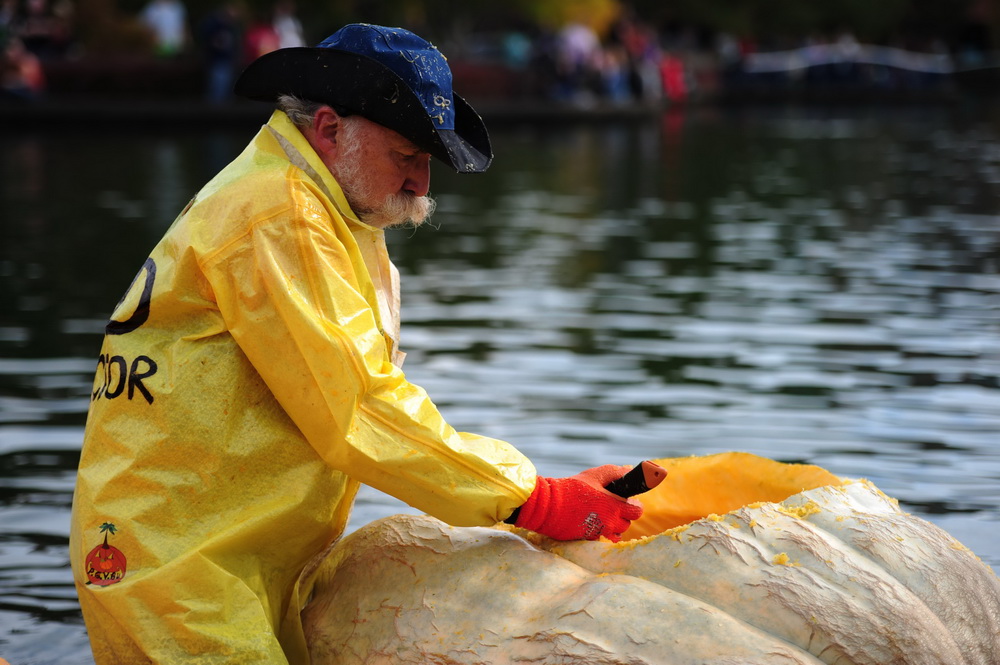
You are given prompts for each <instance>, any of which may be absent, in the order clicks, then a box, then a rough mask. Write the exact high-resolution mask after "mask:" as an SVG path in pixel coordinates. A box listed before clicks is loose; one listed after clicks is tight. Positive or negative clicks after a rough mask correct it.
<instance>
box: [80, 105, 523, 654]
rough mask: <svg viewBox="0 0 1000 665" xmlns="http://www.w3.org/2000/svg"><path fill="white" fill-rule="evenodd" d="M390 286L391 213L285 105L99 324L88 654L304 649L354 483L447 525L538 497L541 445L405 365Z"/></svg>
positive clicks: (501, 512)
mask: <svg viewBox="0 0 1000 665" xmlns="http://www.w3.org/2000/svg"><path fill="white" fill-rule="evenodd" d="M397 298H398V276H397V273H396V271H395V267H394V266H393V265H392V263H391V262H390V261H389V257H388V255H387V253H386V248H385V240H384V236H383V233H382V231H381V230H378V229H374V228H372V227H369V226H367V225H365V224H363V223H361V222H359V221H358V220H357V218H356V217H355V216H354V214H353V213H352V212H351V210H350V208H349V206H348V205H347V202H346V200H345V199H344V195H343V193H342V192H341V189H340V187H339V185H338V184H337V183H336V182H335V181H334V180H333V178H332V177H331V176H330V174H329V171H328V170H327V169H326V168H325V167H324V165H323V163H322V162H321V161H320V159H319V157H318V156H317V155H316V153H315V152H314V151H313V150H312V148H311V147H310V146H309V144H308V142H307V141H306V140H305V138H304V137H303V136H302V134H301V133H300V132H299V131H298V129H296V128H295V126H294V125H293V124H292V123H291V122H290V121H289V120H288V118H287V117H286V116H285V114H284V113H281V112H276V113H275V114H274V115H273V116H272V117H271V119H270V121H269V122H268V124H267V125H265V126H264V127H263V128H262V129H261V131H260V132H259V133H258V134H257V136H256V137H255V138H254V140H253V142H252V143H251V144H250V145H249V146H248V147H247V149H246V150H244V152H243V153H242V154H241V155H240V156H239V157H238V158H237V159H236V160H235V161H234V162H233V163H232V164H230V165H229V166H227V167H226V168H225V169H224V170H223V171H222V172H221V173H219V175H218V176H216V177H215V178H214V179H213V180H212V181H211V182H209V183H208V185H206V186H205V188H204V189H203V190H202V191H201V192H200V193H199V194H198V195H197V196H196V197H195V199H194V200H193V201H192V202H191V203H190V204H189V205H188V206H187V208H185V210H184V211H183V212H182V213H181V215H180V216H179V217H178V219H177V221H175V222H174V224H173V225H172V226H171V228H170V229H169V230H168V232H167V233H166V235H165V236H164V238H163V240H162V241H161V242H160V243H159V244H158V245H157V246H156V248H155V249H154V250H153V253H152V254H151V255H150V257H149V259H148V260H147V261H146V263H145V265H144V266H143V267H142V269H141V270H140V271H139V274H138V275H137V276H136V279H135V281H134V282H133V284H132V286H131V287H130V289H129V290H128V292H127V293H126V295H125V297H124V298H123V299H122V301H121V302H120V303H119V305H118V307H117V308H116V310H115V312H114V314H113V316H112V320H111V321H110V323H109V324H108V328H107V334H106V336H105V338H104V344H103V347H102V349H101V355H100V357H99V359H98V362H97V374H96V379H95V382H94V388H93V394H92V400H91V406H90V414H89V417H88V420H87V428H86V435H85V441H84V445H83V452H82V455H81V460H80V468H79V475H78V480H77V486H76V493H75V495H74V499H73V518H72V528H71V535H70V550H71V561H72V565H73V571H74V577H75V580H76V584H77V589H78V592H79V596H80V603H81V606H82V608H83V614H84V617H85V619H86V623H87V630H88V632H89V635H90V639H91V643H92V646H93V649H94V653H95V657H96V659H97V663H98V665H104V664H106V663H128V664H130V665H131V664H134V663H144V662H154V663H164V664H169V665H176V664H178V663H241V664H246V663H268V664H269V665H273V664H275V663H285V662H290V663H307V662H308V655H307V653H306V645H305V640H304V638H303V634H302V627H301V624H300V622H299V611H300V609H301V608H302V605H303V604H304V602H305V601H306V600H307V598H306V596H307V593H308V588H309V572H310V570H311V568H312V566H314V565H315V564H316V563H317V562H318V560H320V559H321V558H322V556H323V553H324V551H325V550H326V549H327V548H328V547H329V546H330V545H331V544H332V543H333V542H334V541H335V540H336V539H337V538H338V537H339V536H340V535H341V534H342V532H343V530H344V527H345V524H346V523H347V519H348V515H349V513H350V510H351V506H352V503H353V500H354V496H355V493H356V491H357V489H358V483H365V484H367V485H370V486H372V487H375V488H377V489H379V490H381V491H383V492H386V493H388V494H391V495H393V496H395V497H397V498H399V499H401V500H402V501H405V502H406V503H408V504H410V505H412V506H414V507H416V508H418V509H420V510H423V511H426V512H427V513H429V514H431V515H433V516H435V517H438V518H440V519H442V520H444V521H446V522H449V523H451V524H454V525H490V524H493V523H495V522H497V521H500V520H502V519H504V518H506V517H507V516H508V515H509V514H510V513H511V512H512V511H513V510H514V508H516V507H517V506H519V505H521V504H522V503H524V501H526V500H527V498H528V496H529V495H530V493H531V490H532V489H533V487H534V483H535V470H534V467H533V466H532V465H531V463H530V462H529V461H528V460H527V459H526V458H525V457H524V456H523V455H521V454H520V453H519V452H518V451H517V450H515V449H514V448H513V447H512V446H511V445H510V444H507V443H505V442H503V441H498V440H495V439H489V438H485V437H481V436H476V435H472V434H466V433H461V432H456V431H455V430H454V429H453V428H452V427H451V426H449V425H448V424H447V423H446V422H445V421H444V420H443V419H442V417H441V415H440V413H439V412H438V410H437V408H436V407H435V406H434V404H433V403H432V402H431V400H430V399H429V398H428V396H427V395H426V393H425V392H424V391H423V390H422V389H421V388H419V387H417V386H415V385H413V384H411V383H409V382H407V380H406V378H405V377H404V376H403V373H402V372H401V371H400V369H399V367H398V366H397V364H398V363H397V364H394V363H393V360H394V358H397V359H398V358H399V354H398V348H397V338H398V323H399V322H398V300H397ZM112 525H113V526H112Z"/></svg>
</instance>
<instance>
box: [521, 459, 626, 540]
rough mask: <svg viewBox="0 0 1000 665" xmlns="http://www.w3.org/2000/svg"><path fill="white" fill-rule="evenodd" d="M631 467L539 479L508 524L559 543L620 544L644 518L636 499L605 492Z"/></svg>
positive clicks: (599, 469) (588, 470) (608, 465)
mask: <svg viewBox="0 0 1000 665" xmlns="http://www.w3.org/2000/svg"><path fill="white" fill-rule="evenodd" d="M627 471H628V468H625V467H620V466H614V465H611V464H606V465H604V466H599V467H596V468H594V469H587V470H586V471H582V472H581V473H578V474H577V475H575V476H570V477H569V478H543V477H542V476H539V477H538V480H537V481H536V483H535V490H534V491H533V492H532V493H531V496H529V497H528V500H527V501H525V502H524V505H522V506H521V507H520V508H518V509H517V510H515V511H514V514H513V515H511V516H510V517H508V518H507V519H506V520H505V521H506V522H508V523H510V524H514V525H515V526H519V527H521V528H522V529H528V530H530V531H535V532H537V533H540V534H542V535H545V536H548V537H549V538H554V539H555V540H597V539H598V538H600V537H601V536H604V537H605V538H607V539H609V540H611V541H613V542H616V543H617V542H618V541H620V540H621V534H622V533H623V532H624V531H625V530H626V529H628V527H629V523H630V522H631V521H632V520H635V519H639V516H640V515H642V506H640V505H639V503H638V502H637V501H635V500H634V499H623V498H621V497H620V496H616V495H614V494H612V493H611V492H609V491H608V490H606V489H604V486H605V485H607V484H608V483H610V482H611V481H612V480H617V479H618V478H621V477H622V475H624V474H625V473H626V472H627Z"/></svg>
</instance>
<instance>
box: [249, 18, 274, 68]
mask: <svg viewBox="0 0 1000 665" xmlns="http://www.w3.org/2000/svg"><path fill="white" fill-rule="evenodd" d="M279 48H281V40H280V38H279V37H278V31H277V30H275V28H274V23H273V22H272V21H271V12H269V11H261V10H255V11H254V18H253V20H252V21H251V22H250V26H249V27H248V28H247V33H246V36H245V37H244V38H243V60H244V64H250V63H251V62H253V61H254V60H256V59H257V58H259V57H260V56H262V55H264V54H266V53H270V52H271V51H276V50H277V49H279Z"/></svg>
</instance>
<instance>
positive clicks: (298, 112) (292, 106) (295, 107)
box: [278, 95, 327, 127]
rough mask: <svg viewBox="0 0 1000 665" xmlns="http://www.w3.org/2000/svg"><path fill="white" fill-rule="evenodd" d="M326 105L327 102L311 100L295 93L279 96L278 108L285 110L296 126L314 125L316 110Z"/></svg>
mask: <svg viewBox="0 0 1000 665" xmlns="http://www.w3.org/2000/svg"><path fill="white" fill-rule="evenodd" d="M324 106H327V104H323V103H322V102H313V101H309V100H308V99H299V98H298V97H295V96H293V95H279V96H278V110H279V111H284V112H285V115H287V116H288V119H289V120H291V121H292V124H293V125H295V126H296V127H312V123H313V117H314V116H315V115H316V111H318V110H320V109H321V108H323V107H324Z"/></svg>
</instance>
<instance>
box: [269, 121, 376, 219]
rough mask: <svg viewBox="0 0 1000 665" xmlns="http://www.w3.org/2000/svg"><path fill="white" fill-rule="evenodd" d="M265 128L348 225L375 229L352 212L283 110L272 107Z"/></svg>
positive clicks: (324, 167)
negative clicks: (272, 109)
mask: <svg viewBox="0 0 1000 665" xmlns="http://www.w3.org/2000/svg"><path fill="white" fill-rule="evenodd" d="M266 128H267V130H268V131H269V132H270V133H271V135H272V137H273V138H274V139H275V140H276V141H277V142H278V145H280V146H281V149H282V150H283V151H284V152H285V155H286V156H287V157H288V161H290V162H291V163H292V164H293V165H294V166H296V167H298V168H299V169H301V170H302V172H303V173H305V174H306V175H307V176H309V178H310V179H311V180H312V181H313V182H315V183H316V186H317V187H319V188H320V190H321V191H322V192H323V193H324V194H326V196H327V198H328V199H330V201H331V202H332V203H333V205H334V206H335V207H336V208H337V211H338V212H339V213H340V214H341V215H342V216H343V217H344V219H345V220H347V221H348V222H349V223H350V224H352V225H357V226H361V227H363V228H365V229H371V230H373V231H375V230H378V229H376V228H375V227H374V226H371V225H369V224H365V223H364V222H362V221H361V220H360V219H358V216H357V215H356V214H354V211H353V210H351V206H350V204H349V203H348V202H347V198H346V197H345V196H344V190H343V189H341V187H340V184H339V183H338V182H337V181H336V179H335V178H334V177H333V174H331V173H330V169H328V168H327V167H326V164H324V163H323V160H322V159H320V157H319V155H318V154H316V151H315V150H314V149H313V147H312V146H311V145H310V144H309V141H307V140H306V137H305V136H303V135H302V132H301V131H299V128H298V127H296V126H295V124H294V123H293V122H292V121H291V120H289V118H288V116H287V115H286V114H285V112H284V111H279V110H275V111H274V113H272V114H271V119H270V120H268V121H267V125H266Z"/></svg>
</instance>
